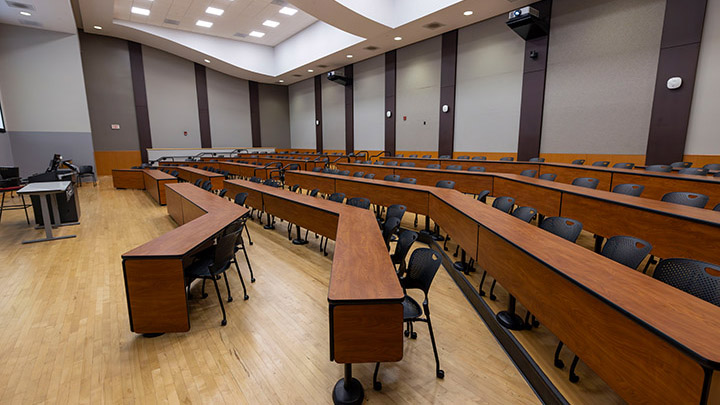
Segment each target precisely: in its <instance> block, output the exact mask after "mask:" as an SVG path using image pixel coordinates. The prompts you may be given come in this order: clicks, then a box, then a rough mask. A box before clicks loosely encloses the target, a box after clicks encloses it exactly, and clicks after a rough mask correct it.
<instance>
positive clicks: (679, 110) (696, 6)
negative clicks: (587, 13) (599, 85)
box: [645, 0, 707, 165]
mask: <svg viewBox="0 0 720 405" xmlns="http://www.w3.org/2000/svg"><path fill="white" fill-rule="evenodd" d="M706 5H707V1H706V0H694V1H683V0H668V1H667V5H666V6H665V22H664V23H663V33H662V42H661V43H660V59H659V61H658V73H657V79H656V81H655V98H654V100H653V107H652V115H651V117H650V134H649V137H648V145H647V152H646V156H645V164H647V165H654V164H670V163H672V162H678V161H681V160H682V159H683V155H684V152H685V138H686V137H687V129H688V123H689V121H690V107H691V104H692V98H693V92H694V91H695V75H696V73H697V65H698V57H699V55H700V42H701V40H702V31H703V24H704V22H705V7H706ZM671 77H680V78H682V81H683V83H682V86H681V87H680V88H679V89H675V90H669V89H668V88H667V80H668V79H669V78H671Z"/></svg>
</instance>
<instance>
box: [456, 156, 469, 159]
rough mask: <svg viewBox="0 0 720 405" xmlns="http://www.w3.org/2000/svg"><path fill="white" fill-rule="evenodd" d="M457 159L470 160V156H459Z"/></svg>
mask: <svg viewBox="0 0 720 405" xmlns="http://www.w3.org/2000/svg"><path fill="white" fill-rule="evenodd" d="M457 159H463V160H470V156H464V155H463V156H458V157H457Z"/></svg>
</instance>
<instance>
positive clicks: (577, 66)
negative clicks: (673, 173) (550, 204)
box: [541, 0, 665, 154]
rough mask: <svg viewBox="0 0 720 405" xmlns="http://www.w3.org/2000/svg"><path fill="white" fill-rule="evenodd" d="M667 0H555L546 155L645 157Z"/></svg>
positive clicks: (547, 104) (545, 140)
mask: <svg viewBox="0 0 720 405" xmlns="http://www.w3.org/2000/svg"><path fill="white" fill-rule="evenodd" d="M664 12H665V1H664V0H636V1H630V2H629V1H623V0H612V1H610V0H588V1H576V0H556V1H554V2H553V15H552V31H551V33H550V48H549V50H548V54H549V59H548V70H547V82H546V86H547V89H546V93H545V115H544V122H543V134H542V145H541V151H542V152H551V153H606V154H644V153H645V150H646V147H647V140H648V128H649V125H650V112H651V107H652V100H653V94H654V86H655V76H656V74H657V65H658V55H659V49H660V36H661V33H662V25H663V17H664Z"/></svg>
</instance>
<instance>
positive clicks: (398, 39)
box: [394, 37, 402, 41]
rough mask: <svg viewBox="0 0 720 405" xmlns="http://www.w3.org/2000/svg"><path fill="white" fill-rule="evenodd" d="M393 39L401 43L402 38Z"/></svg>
mask: <svg viewBox="0 0 720 405" xmlns="http://www.w3.org/2000/svg"><path fill="white" fill-rule="evenodd" d="M394 39H395V40H396V41H402V37H395V38H394Z"/></svg>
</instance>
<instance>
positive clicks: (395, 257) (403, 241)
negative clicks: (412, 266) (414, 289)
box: [390, 229, 418, 277]
mask: <svg viewBox="0 0 720 405" xmlns="http://www.w3.org/2000/svg"><path fill="white" fill-rule="evenodd" d="M417 238H418V233H417V232H415V231H411V230H408V229H406V230H404V231H402V232H400V235H399V236H398V242H397V244H396V245H395V251H394V252H393V254H392V255H390V259H392V262H393V265H395V266H397V267H396V268H395V271H396V272H397V275H398V277H402V276H404V275H405V271H406V270H407V264H405V258H406V257H407V254H408V253H409V252H410V248H412V245H413V243H415V241H416V240H417Z"/></svg>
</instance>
